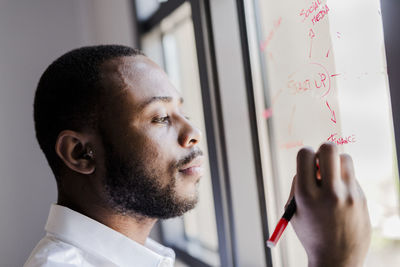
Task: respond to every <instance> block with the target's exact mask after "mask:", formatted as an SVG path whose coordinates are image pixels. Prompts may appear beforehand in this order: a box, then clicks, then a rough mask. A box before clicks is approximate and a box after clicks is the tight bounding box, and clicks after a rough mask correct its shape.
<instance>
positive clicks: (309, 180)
mask: <svg viewBox="0 0 400 267" xmlns="http://www.w3.org/2000/svg"><path fill="white" fill-rule="evenodd" d="M315 166H316V165H315V153H314V151H313V150H312V149H310V148H302V149H301V150H300V151H299V153H298V154H297V175H296V176H297V178H296V190H297V191H298V193H299V194H301V195H303V196H315V194H317V192H318V189H317V183H316V167H315Z"/></svg>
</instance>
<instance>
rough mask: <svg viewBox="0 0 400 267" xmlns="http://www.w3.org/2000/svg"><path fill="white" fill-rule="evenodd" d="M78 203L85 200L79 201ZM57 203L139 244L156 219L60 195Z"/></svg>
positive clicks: (148, 232) (142, 243) (142, 242)
mask: <svg viewBox="0 0 400 267" xmlns="http://www.w3.org/2000/svg"><path fill="white" fill-rule="evenodd" d="M80 203H85V202H84V201H80ZM57 204H58V205H61V206H64V207H67V208H70V209H72V210H74V211H76V212H79V213H81V214H83V215H85V216H87V217H89V218H91V219H93V220H96V221H98V222H99V223H102V224H104V225H106V226H108V227H110V228H111V229H113V230H115V231H117V232H119V233H121V234H123V235H125V236H126V237H128V238H130V239H132V240H133V241H136V242H138V243H139V244H141V245H144V244H145V242H146V239H147V237H148V236H149V234H150V231H151V229H152V228H153V226H154V224H155V223H156V221H157V219H154V218H148V217H143V216H141V217H139V216H133V215H124V214H120V213H117V212H116V211H115V210H113V209H111V208H109V207H107V206H105V205H97V204H91V203H85V204H77V203H74V202H73V201H67V200H66V199H64V198H63V197H62V196H59V197H58V201H57Z"/></svg>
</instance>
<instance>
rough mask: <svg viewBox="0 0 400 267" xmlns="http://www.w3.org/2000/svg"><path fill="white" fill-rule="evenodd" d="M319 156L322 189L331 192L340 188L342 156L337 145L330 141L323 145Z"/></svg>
mask: <svg viewBox="0 0 400 267" xmlns="http://www.w3.org/2000/svg"><path fill="white" fill-rule="evenodd" d="M317 157H318V159H319V167H320V172H321V187H322V189H323V190H324V191H329V192H332V191H336V190H338V187H339V185H340V183H341V181H340V177H341V173H340V158H339V154H338V151H337V147H336V145H334V144H330V143H325V144H323V145H321V146H320V148H319V150H318V153H317ZM346 166H347V165H346ZM347 167H349V166H347Z"/></svg>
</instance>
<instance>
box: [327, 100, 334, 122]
mask: <svg viewBox="0 0 400 267" xmlns="http://www.w3.org/2000/svg"><path fill="white" fill-rule="evenodd" d="M325 103H326V105H327V106H328V108H329V110H330V111H331V113H332V118H331V121H333V122H334V123H336V116H335V111H334V110H332V109H331V107H330V106H329V104H328V101H326V102H325Z"/></svg>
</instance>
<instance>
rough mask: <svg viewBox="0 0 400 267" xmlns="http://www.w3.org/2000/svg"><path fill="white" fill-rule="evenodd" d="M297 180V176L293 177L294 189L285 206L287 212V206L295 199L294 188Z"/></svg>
mask: <svg viewBox="0 0 400 267" xmlns="http://www.w3.org/2000/svg"><path fill="white" fill-rule="evenodd" d="M296 179H297V175H295V176H294V177H293V180H292V187H291V188H290V194H289V198H288V200H287V201H286V204H285V210H286V208H287V206H288V205H289V203H290V201H291V200H292V198H293V197H294V186H295V184H296Z"/></svg>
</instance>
